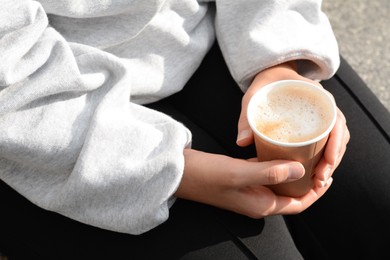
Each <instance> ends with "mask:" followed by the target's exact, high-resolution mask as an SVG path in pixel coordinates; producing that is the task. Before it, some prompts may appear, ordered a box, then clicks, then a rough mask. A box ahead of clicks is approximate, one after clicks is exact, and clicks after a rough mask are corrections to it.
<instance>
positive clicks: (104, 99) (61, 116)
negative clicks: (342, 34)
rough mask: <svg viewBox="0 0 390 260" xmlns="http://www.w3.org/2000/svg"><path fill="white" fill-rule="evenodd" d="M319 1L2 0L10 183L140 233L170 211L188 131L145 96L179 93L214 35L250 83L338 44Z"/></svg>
mask: <svg viewBox="0 0 390 260" xmlns="http://www.w3.org/2000/svg"><path fill="white" fill-rule="evenodd" d="M320 5H321V1H316V0H306V1H305V0H295V1H288V0H263V1H259V0H245V1H244V0H243V1H237V0H220V1H218V0H217V1H196V0H112V1H104V0H100V1H96V0H78V1H73V0H62V1H54V0H42V1H31V0H12V1H9V0H0V6H1V8H0V178H1V180H3V181H4V182H6V183H7V184H8V185H10V186H11V187H12V188H13V189H15V190H16V191H17V192H19V193H20V194H22V195H23V196H25V197H26V198H27V199H28V200H30V201H31V202H32V203H34V204H36V205H38V206H40V207H42V208H44V209H47V210H50V211H54V212H57V213H60V214H62V215H64V216H67V217H69V218H72V219H75V220H77V221H80V222H83V223H86V224H89V225H93V226H97V227H100V228H104V229H109V230H114V231H118V232H124V233H131V234H140V233H143V232H146V231H148V230H150V229H152V228H154V227H156V226H157V225H159V224H161V223H163V222H164V221H165V220H166V219H167V218H168V216H169V208H170V206H171V205H172V203H174V199H175V198H174V196H173V194H174V192H175V191H176V189H177V187H178V185H179V183H180V180H181V177H182V174H183V168H184V158H183V149H184V148H185V147H190V145H191V133H190V131H189V130H188V129H187V128H186V127H185V126H183V125H182V124H181V123H180V122H177V121H175V120H173V119H172V118H170V117H169V116H167V115H165V114H162V113H160V112H157V111H154V110H151V109H148V108H145V107H144V106H142V105H143V104H146V103H150V102H154V101H157V100H160V99H162V98H164V97H167V96H169V95H171V94H173V93H175V92H178V91H180V90H181V89H182V87H183V86H184V84H185V83H186V81H187V80H188V79H189V77H190V76H191V75H192V74H193V73H194V71H195V70H196V69H197V67H198V66H199V64H200V62H201V60H202V59H203V57H204V55H205V54H206V53H207V51H208V49H209V48H210V46H211V45H212V43H213V42H214V40H215V38H217V39H218V42H219V44H220V46H221V49H222V52H223V55H224V58H225V60H226V62H227V64H228V67H229V69H230V71H231V74H232V75H233V77H234V79H235V80H236V81H237V83H238V84H239V86H240V88H241V89H242V91H245V90H246V89H247V87H248V85H249V84H250V82H251V80H252V78H253V76H254V75H255V74H256V73H258V72H259V71H261V70H263V69H265V68H267V67H270V66H273V65H276V64H279V63H282V62H285V61H288V60H299V62H298V64H299V70H300V73H301V74H303V75H305V76H307V77H310V78H312V79H318V80H322V79H327V78H329V77H331V76H332V75H333V74H334V73H335V71H336V70H337V68H338V66H339V56H338V47H337V43H336V40H335V37H334V35H333V33H332V30H331V27H330V24H329V21H328V19H327V18H326V16H325V15H324V14H323V13H322V12H321V10H320V8H321V6H320Z"/></svg>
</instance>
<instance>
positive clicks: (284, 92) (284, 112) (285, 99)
mask: <svg viewBox="0 0 390 260" xmlns="http://www.w3.org/2000/svg"><path fill="white" fill-rule="evenodd" d="M257 118H258V120H256V121H257V125H256V128H257V130H258V131H259V132H261V133H262V134H264V135H265V136H267V137H269V138H271V139H273V140H275V141H280V142H288V143H296V142H305V141H308V140H311V139H313V138H315V137H317V136H319V135H321V134H322V133H323V132H324V131H326V130H327V128H328V127H329V126H330V124H331V121H332V107H331V105H329V104H328V102H327V101H326V99H324V97H323V96H322V95H321V94H320V93H318V92H316V91H315V90H311V89H308V88H305V87H303V86H281V87H278V88H275V89H274V90H272V91H271V92H269V93H268V94H267V97H266V98H265V99H263V100H262V102H261V103H260V104H258V109H257Z"/></svg>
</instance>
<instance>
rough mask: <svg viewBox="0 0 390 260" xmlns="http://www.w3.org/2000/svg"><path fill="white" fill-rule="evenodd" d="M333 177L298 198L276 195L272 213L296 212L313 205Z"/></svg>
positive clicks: (326, 188)
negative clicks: (324, 184)
mask: <svg viewBox="0 0 390 260" xmlns="http://www.w3.org/2000/svg"><path fill="white" fill-rule="evenodd" d="M332 182H333V179H332V178H329V180H328V182H327V185H326V186H324V187H314V188H313V189H311V190H310V191H309V192H308V193H307V194H306V195H304V196H302V197H300V198H291V197H283V196H278V197H277V198H276V202H275V207H274V209H273V213H274V214H284V215H289V214H297V213H300V212H302V211H304V210H305V209H307V208H309V207H310V206H311V205H313V204H314V203H315V202H316V201H317V200H318V199H319V198H321V197H322V196H323V195H324V194H325V192H326V191H327V190H328V189H329V188H330V186H331V185H332Z"/></svg>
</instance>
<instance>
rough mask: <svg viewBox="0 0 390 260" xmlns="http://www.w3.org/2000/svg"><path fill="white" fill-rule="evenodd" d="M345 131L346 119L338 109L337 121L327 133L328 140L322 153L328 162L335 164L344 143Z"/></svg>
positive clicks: (346, 129)
mask: <svg viewBox="0 0 390 260" xmlns="http://www.w3.org/2000/svg"><path fill="white" fill-rule="evenodd" d="M345 131H348V128H347V126H346V120H345V117H344V115H343V114H342V113H341V111H340V110H339V109H338V112H337V121H336V124H335V126H334V128H333V130H332V131H331V132H330V134H329V140H328V143H327V145H326V148H325V153H324V157H325V159H326V160H327V162H328V163H329V164H332V165H335V164H336V162H337V160H338V158H339V157H340V154H341V151H342V149H343V147H344V146H345V145H346V139H345Z"/></svg>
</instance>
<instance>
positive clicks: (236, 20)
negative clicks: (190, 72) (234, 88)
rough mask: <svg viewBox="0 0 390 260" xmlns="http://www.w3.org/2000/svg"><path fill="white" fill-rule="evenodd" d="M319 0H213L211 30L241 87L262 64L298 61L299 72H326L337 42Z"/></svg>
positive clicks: (322, 75) (332, 67)
mask: <svg viewBox="0 0 390 260" xmlns="http://www.w3.org/2000/svg"><path fill="white" fill-rule="evenodd" d="M321 2H322V1H321V0H295V1H291V0H264V1H258V0H247V1H234V0H232V1H227V0H221V1H218V0H217V1H216V6H217V17H216V33H217V38H218V42H219V44H220V46H221V49H222V51H223V54H224V57H225V60H226V62H227V64H228V66H229V69H230V71H231V73H232V75H233V77H234V78H235V80H236V81H237V82H238V84H239V85H240V87H241V88H242V90H243V91H245V90H246V89H247V87H248V86H249V84H250V82H251V81H252V79H253V77H254V76H255V75H256V74H257V73H258V72H259V71H261V70H264V69H265V68H268V67H271V66H274V65H277V64H280V63H283V62H286V61H289V60H297V61H298V70H299V73H300V74H301V75H304V76H306V77H309V78H312V79H314V80H323V79H327V78H330V77H331V76H332V75H333V74H334V73H335V72H336V70H337V69H338V66H339V63H340V61H339V53H338V45H337V42H336V39H335V36H334V34H333V31H332V28H331V25H330V23H329V20H328V18H327V16H326V15H325V14H324V13H323V12H322V11H321Z"/></svg>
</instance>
